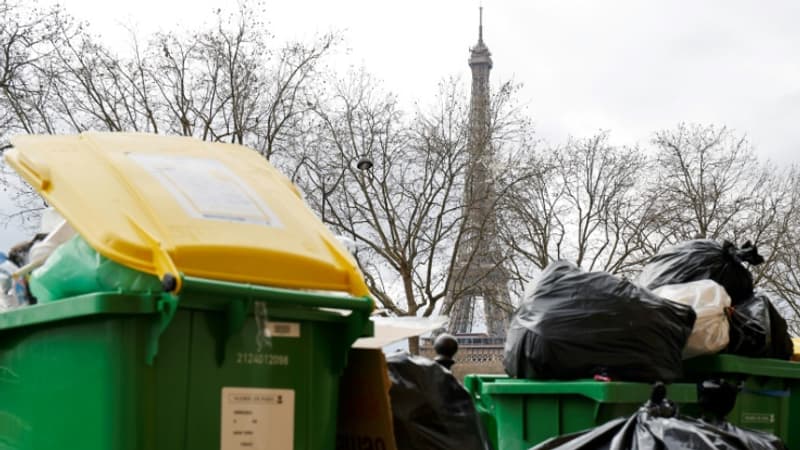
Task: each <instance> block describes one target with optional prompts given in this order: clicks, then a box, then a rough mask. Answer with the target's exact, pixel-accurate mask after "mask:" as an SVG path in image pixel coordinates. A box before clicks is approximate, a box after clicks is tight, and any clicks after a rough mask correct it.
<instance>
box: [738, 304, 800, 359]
mask: <svg viewBox="0 0 800 450" xmlns="http://www.w3.org/2000/svg"><path fill="white" fill-rule="evenodd" d="M725 352H726V353H730V354H734V355H739V356H747V357H751V358H776V359H790V358H791V357H792V354H793V353H794V345H793V343H792V338H791V336H790V335H789V332H788V327H787V325H786V320H785V319H784V318H783V317H781V315H780V313H779V312H778V310H777V309H776V308H775V306H774V305H773V304H772V302H771V301H770V299H769V296H767V295H766V294H764V293H758V294H756V295H754V296H753V297H752V298H750V299H748V300H746V301H744V302H742V303H740V304H739V305H738V306H737V307H735V308H733V309H732V310H731V311H730V344H729V345H728V347H727V349H726V350H725Z"/></svg>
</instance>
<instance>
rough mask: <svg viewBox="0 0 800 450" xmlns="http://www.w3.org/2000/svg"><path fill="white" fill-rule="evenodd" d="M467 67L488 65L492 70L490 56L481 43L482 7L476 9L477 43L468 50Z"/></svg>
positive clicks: (487, 48)
mask: <svg viewBox="0 0 800 450" xmlns="http://www.w3.org/2000/svg"><path fill="white" fill-rule="evenodd" d="M470 52H471V53H470V58H469V65H470V66H475V65H481V64H485V65H488V66H489V68H490V69H491V68H492V54H491V53H490V52H489V47H487V46H486V43H484V42H483V6H481V7H479V8H478V43H477V44H475V46H474V47H472V49H470Z"/></svg>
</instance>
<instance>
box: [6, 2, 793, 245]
mask: <svg viewBox="0 0 800 450" xmlns="http://www.w3.org/2000/svg"><path fill="white" fill-rule="evenodd" d="M232 3H233V2H220V1H219V0H217V1H210V0H167V1H165V0H138V1H113V2H110V1H102V2H101V1H91V0H64V1H63V2H62V4H63V5H64V6H65V8H66V9H67V10H68V11H69V12H70V13H72V14H73V15H74V16H76V17H78V18H81V19H85V20H88V21H89V22H90V23H91V25H92V27H93V28H94V30H95V31H96V32H98V33H100V34H101V35H103V36H105V37H106V38H107V41H108V43H109V44H111V45H113V46H115V47H117V48H122V47H123V46H124V42H125V41H126V40H127V38H128V37H127V35H126V31H124V29H123V27H122V24H126V25H128V26H133V27H135V28H136V29H137V30H139V33H140V35H141V37H146V35H147V34H148V33H150V32H152V31H155V30H158V29H170V28H174V27H186V28H192V27H193V26H196V25H199V24H201V23H203V21H209V20H211V17H212V15H211V12H212V11H213V10H214V9H215V8H217V7H219V6H222V5H223V4H227V5H231V4H232ZM264 5H265V7H266V10H267V11H268V16H269V17H268V19H269V22H270V25H271V29H272V31H273V33H274V34H275V35H276V38H278V39H289V38H307V37H308V36H310V35H312V34H314V33H319V32H324V31H329V30H342V31H343V32H344V33H345V38H346V43H347V47H348V48H349V49H350V51H349V54H348V55H344V54H342V55H340V56H339V57H338V59H337V61H338V62H337V64H338V65H339V66H340V67H341V66H346V65H348V64H354V65H357V66H358V65H363V66H365V67H366V69H367V70H368V71H370V72H372V73H373V74H374V75H376V76H377V77H378V78H380V79H382V80H383V81H384V83H385V87H386V89H388V90H390V91H393V92H396V93H397V94H399V95H400V97H401V100H403V101H404V102H407V103H409V104H410V103H411V102H413V101H415V100H419V101H420V103H422V104H425V103H426V98H427V97H429V96H430V95H432V94H433V93H434V92H435V89H436V83H437V82H438V81H439V80H440V79H442V78H444V77H447V76H451V75H456V76H457V75H462V76H464V77H465V78H466V77H468V76H469V68H468V66H467V58H468V56H469V52H468V50H469V47H470V46H471V45H473V44H474V43H475V41H476V40H477V20H478V2H477V1H476V0H471V1H464V0H427V1H423V0H406V1H404V2H388V1H376V0H336V1H331V0H291V1H286V0H283V1H275V0H267V1H265V2H264ZM483 6H484V38H485V41H486V43H487V45H488V46H489V49H490V50H491V51H492V54H493V59H494V70H493V72H492V77H493V80H495V81H497V80H501V79H502V80H505V79H509V78H513V79H514V80H516V81H519V82H522V83H524V85H525V90H524V92H523V95H524V98H525V100H526V101H527V103H528V105H529V110H530V114H531V116H532V117H533V118H534V119H535V121H536V124H537V129H538V131H539V133H540V135H541V137H542V138H544V139H546V140H547V141H549V142H551V143H560V142H564V141H565V140H566V138H567V136H569V135H574V136H585V135H588V134H591V133H593V132H595V131H597V130H599V129H608V130H611V132H612V139H613V140H614V141H615V142H618V143H622V144H633V143H636V142H645V141H646V140H647V138H648V136H649V135H650V133H651V132H653V131H655V130H658V129H661V128H666V127H671V126H674V125H675V124H676V123H678V122H680V121H687V122H691V121H694V122H701V123H714V124H720V125H722V124H725V125H728V126H730V127H732V128H735V129H736V130H738V131H740V132H743V133H747V134H748V135H749V136H750V138H751V141H752V142H753V143H754V145H755V146H756V148H757V150H758V152H759V153H760V154H761V155H763V156H764V157H766V158H770V159H773V160H777V161H780V162H782V163H788V162H795V163H800V151H799V150H800V126H799V125H800V124H799V123H798V122H799V121H798V118H800V56H798V55H800V51H798V49H800V27H799V26H798V25H797V21H798V19H799V18H800V2H798V1H796V0H795V1H789V0H773V1H769V2H756V1H737V0H706V1H696V0H694V1H689V0H668V1H667V0H663V1H660V2H655V1H641V0H638V1H634V0H613V1H612V0H603V1H600V0H586V1H577V0H547V1H544V0H525V1H522V0H519V1H511V0H505V1H492V0H484V1H483ZM2 241H4V240H0V245H2Z"/></svg>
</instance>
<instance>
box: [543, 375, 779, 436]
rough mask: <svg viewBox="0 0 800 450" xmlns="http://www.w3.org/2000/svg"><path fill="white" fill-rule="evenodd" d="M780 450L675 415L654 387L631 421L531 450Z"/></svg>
mask: <svg viewBox="0 0 800 450" xmlns="http://www.w3.org/2000/svg"><path fill="white" fill-rule="evenodd" d="M645 449H652V450H656V449H659V450H684V449H693V450H784V449H786V446H785V445H784V443H783V442H782V441H781V439H780V438H778V437H777V436H774V435H772V434H769V433H764V432H760V431H755V430H746V429H743V428H739V427H737V426H734V425H732V424H730V423H728V422H726V421H724V420H713V419H712V420H707V419H698V418H693V417H687V416H683V415H680V414H679V411H678V408H677V406H676V405H675V404H674V403H672V402H671V401H669V400H668V399H667V398H666V388H665V387H664V385H663V384H660V383H659V384H656V386H655V387H654V388H653V393H652V394H651V398H650V400H649V401H648V402H647V403H646V404H645V405H643V406H642V407H641V408H640V409H639V411H637V412H636V413H635V414H634V415H632V416H631V417H628V418H625V417H621V418H618V419H615V420H612V421H609V422H606V423H605V424H603V425H600V426H599V427H596V428H593V429H590V430H586V431H582V432H578V433H574V434H571V435H565V436H559V437H556V438H552V439H550V440H548V441H545V442H543V443H541V444H539V445H537V446H535V447H533V448H532V449H531V450H645Z"/></svg>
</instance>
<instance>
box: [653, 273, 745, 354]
mask: <svg viewBox="0 0 800 450" xmlns="http://www.w3.org/2000/svg"><path fill="white" fill-rule="evenodd" d="M653 293H654V294H656V295H658V296H659V297H663V298H666V299H668V300H672V301H674V302H677V303H683V304H684V305H689V306H691V307H692V308H694V312H695V313H696V314H697V320H696V321H695V323H694V328H693V329H692V334H691V335H690V336H689V340H688V341H687V342H686V347H684V349H683V359H689V358H692V357H695V356H700V355H708V354H714V353H717V352H720V351H722V350H723V349H725V347H727V346H728V342H729V340H730V336H729V331H730V325H729V324H728V318H727V317H726V315H725V308H727V307H730V306H731V298H730V297H729V296H728V293H727V292H726V291H725V288H723V287H722V286H721V285H719V284H717V283H716V282H714V281H711V280H700V281H692V282H690V283H681V284H668V285H666V286H661V287H659V288H656V289H654V290H653Z"/></svg>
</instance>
